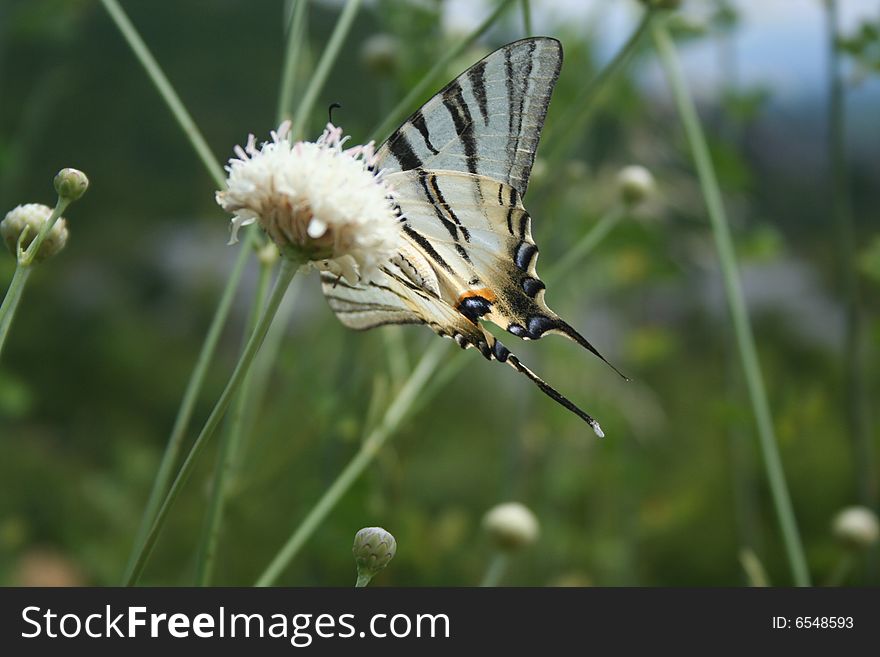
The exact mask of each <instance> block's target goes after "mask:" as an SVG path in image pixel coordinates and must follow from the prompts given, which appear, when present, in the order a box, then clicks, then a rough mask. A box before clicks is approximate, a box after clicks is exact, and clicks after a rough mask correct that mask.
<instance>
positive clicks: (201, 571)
mask: <svg viewBox="0 0 880 657" xmlns="http://www.w3.org/2000/svg"><path fill="white" fill-rule="evenodd" d="M273 248H274V247H273ZM271 274H272V264H270V263H268V262H266V261H261V262H260V277H259V281H258V282H257V290H256V294H255V295H254V303H253V305H252V307H251V317H250V319H249V321H248V325H247V329H246V332H245V335H251V334H253V332H254V330H255V329H256V327H257V322H259V320H260V313H261V310H262V308H263V303H264V301H265V299H266V293H267V292H268V291H269V281H270V278H271ZM254 370H256V367H254V368H252V371H249V372H248V373H247V375H246V376H245V378H244V381H243V382H242V386H241V390H240V391H239V393H238V396H237V397H236V398H235V404H234V405H233V407H232V411H231V412H230V415H229V424H228V428H227V431H226V433H225V435H224V436H223V440H222V441H221V443H220V450H219V453H218V455H217V467H216V468H215V471H214V481H213V483H212V486H211V499H210V501H209V503H208V513H207V517H206V520H205V529H204V531H203V532H202V544H201V546H200V548H199V552H198V556H197V558H196V585H197V586H208V584H209V583H210V582H211V578H212V576H213V573H214V563H215V561H216V559H217V547H218V545H219V542H220V527H221V525H222V524H223V514H224V512H225V510H226V502H227V500H228V499H229V493H230V485H229V481H230V474H231V472H232V466H233V463H234V461H235V459H236V457H237V455H238V451H239V448H240V445H241V439H242V435H243V432H244V417H245V413H246V410H247V406H248V401H249V400H250V392H251V387H250V383H251V381H252V379H253V376H254V374H255V373H256V372H255V371H254Z"/></svg>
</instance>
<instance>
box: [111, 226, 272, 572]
mask: <svg viewBox="0 0 880 657" xmlns="http://www.w3.org/2000/svg"><path fill="white" fill-rule="evenodd" d="M247 237H248V239H247V241H246V242H245V243H244V244H242V247H241V249H240V250H239V254H238V256H237V257H236V259H235V264H234V266H233V268H232V271H231V272H230V274H229V278H228V280H227V281H226V287H225V288H224V290H223V294H222V295H221V297H220V302H219V303H218V304H217V309H216V310H215V311H214V316H213V317H212V318H211V324H210V326H209V327H208V332H207V334H206V335H205V340H204V342H203V343H202V347H201V349H200V350H199V355H198V358H197V359H196V364H195V367H193V370H192V373H191V374H190V377H189V381H187V384H186V389H185V390H184V392H183V397H182V398H181V400H180V407H179V408H178V409H177V416H176V417H175V418H174V425H173V426H172V428H171V434H170V435H169V437H168V443H167V444H166V445H165V452H164V453H163V454H162V460H161V462H160V463H159V469H158V471H157V472H156V477H155V479H154V480H153V487H152V489H151V490H150V496H149V498H148V500H147V505H146V507H145V508H144V512H143V514H142V516H141V522H140V526H139V528H138V532H137V534H136V535H135V540H134V545H133V546H132V551H131V555H130V556H129V559H128V565H127V566H126V572H130V571H131V570H132V568H133V567H134V560H135V558H136V557H137V555H138V554H140V553H141V552H142V550H143V543H144V540H146V537H147V533H148V532H149V530H150V528H151V527H152V526H153V523H154V522H155V519H156V513H157V512H158V511H159V506H160V504H161V503H162V500H163V499H164V497H165V493H166V491H167V490H168V485H169V482H170V481H171V475H172V474H173V472H174V466H175V464H176V463H177V459H178V456H179V455H180V448H181V446H182V445H183V439H184V438H185V437H186V432H187V430H188V429H189V423H190V421H191V420H192V416H193V412H194V411H195V406H196V402H197V401H198V398H199V394H200V393H201V391H202V386H203V385H204V383H205V377H206V375H207V373H208V368H209V367H210V365H211V361H212V360H213V358H214V352H215V351H216V349H217V343H218V342H219V341H220V334H221V333H222V332H223V327H224V326H225V325H226V320H227V319H228V318H229V312H230V310H231V309H232V301H233V299H234V298H235V293H236V292H237V291H238V286H239V284H240V283H241V278H242V275H243V274H244V268H245V265H246V264H247V261H248V258H249V257H250V253H251V248H250V244H251V243H252V242H253V239H254V237H255V233H254V231H253V230H248V231H247Z"/></svg>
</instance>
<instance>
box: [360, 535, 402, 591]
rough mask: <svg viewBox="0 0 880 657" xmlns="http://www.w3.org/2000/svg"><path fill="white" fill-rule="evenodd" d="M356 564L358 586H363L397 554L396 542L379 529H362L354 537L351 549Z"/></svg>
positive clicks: (392, 537)
mask: <svg viewBox="0 0 880 657" xmlns="http://www.w3.org/2000/svg"><path fill="white" fill-rule="evenodd" d="M351 552H352V554H353V555H354V561H355V563H356V564H357V571H358V584H359V585H360V586H365V585H366V584H367V582H369V581H370V580H371V579H373V577H375V576H376V573H378V572H379V571H380V570H382V569H383V568H385V566H387V565H388V564H389V562H390V561H391V560H392V559H393V558H394V555H395V554H396V553H397V541H396V540H395V538H394V536H392V535H391V533H390V532H387V531H385V530H384V529H382V528H381V527H364V528H363V529H361V530H360V531H359V532H358V533H357V534H355V536H354V545H353V546H352V548H351Z"/></svg>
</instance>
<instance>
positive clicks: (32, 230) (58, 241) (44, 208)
mask: <svg viewBox="0 0 880 657" xmlns="http://www.w3.org/2000/svg"><path fill="white" fill-rule="evenodd" d="M51 216H52V208H50V207H49V206H48V205H43V204H42V203H26V204H25V205H19V206H18V207H16V208H14V209H12V210H10V211H9V212H8V213H7V214H6V218H5V219H3V221H0V237H2V238H3V241H4V242H6V246H7V247H9V250H10V251H11V252H12V255H14V256H16V257H18V247H19V242H20V244H21V250H22V251H25V250H27V248H28V247H29V246H30V245H31V242H33V241H34V238H35V237H36V236H37V234H38V233H39V232H40V229H41V228H42V227H43V225H44V224H45V223H46V222H47V221H48V220H49V217H51ZM67 236H68V232H67V220H66V219H65V218H64V217H58V220H57V221H56V222H55V223H54V224H53V225H52V228H50V229H49V232H48V233H47V234H46V239H44V240H43V243H42V244H40V248H39V250H38V251H37V253H36V255H35V256H34V261H35V262H42V261H43V260H45V259H46V258H50V257H52V256H53V255H55V254H56V253H58V252H59V251H60V250H61V249H63V248H64V245H65V244H67Z"/></svg>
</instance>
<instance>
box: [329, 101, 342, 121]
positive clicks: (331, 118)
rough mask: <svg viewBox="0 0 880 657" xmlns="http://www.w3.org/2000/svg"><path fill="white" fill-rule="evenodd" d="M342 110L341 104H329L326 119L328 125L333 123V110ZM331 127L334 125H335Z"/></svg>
mask: <svg viewBox="0 0 880 657" xmlns="http://www.w3.org/2000/svg"><path fill="white" fill-rule="evenodd" d="M335 109H342V104H341V103H330V107H328V108H327V119H328V120H329V121H330V123H333V110H335ZM333 125H336V124H335V123H334V124H333Z"/></svg>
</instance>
